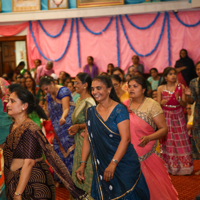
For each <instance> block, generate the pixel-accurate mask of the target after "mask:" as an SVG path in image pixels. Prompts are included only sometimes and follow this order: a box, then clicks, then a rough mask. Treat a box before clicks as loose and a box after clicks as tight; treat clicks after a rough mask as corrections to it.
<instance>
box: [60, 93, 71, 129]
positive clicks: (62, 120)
mask: <svg viewBox="0 0 200 200" xmlns="http://www.w3.org/2000/svg"><path fill="white" fill-rule="evenodd" d="M69 102H70V97H68V96H67V97H64V98H62V108H63V114H62V116H61V118H60V121H59V122H60V126H62V125H63V124H64V123H65V122H66V120H65V118H66V117H67V115H68V113H69Z"/></svg>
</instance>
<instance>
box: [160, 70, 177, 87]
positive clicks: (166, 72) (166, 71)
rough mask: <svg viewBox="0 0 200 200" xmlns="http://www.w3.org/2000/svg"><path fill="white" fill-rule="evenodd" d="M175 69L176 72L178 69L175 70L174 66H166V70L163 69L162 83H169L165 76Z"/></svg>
mask: <svg viewBox="0 0 200 200" xmlns="http://www.w3.org/2000/svg"><path fill="white" fill-rule="evenodd" d="M172 70H173V71H175V73H176V70H175V68H173V67H166V68H165V69H164V71H163V81H162V82H161V84H160V85H165V84H167V81H166V80H165V77H166V76H167V75H168V74H169V72H170V71H172Z"/></svg>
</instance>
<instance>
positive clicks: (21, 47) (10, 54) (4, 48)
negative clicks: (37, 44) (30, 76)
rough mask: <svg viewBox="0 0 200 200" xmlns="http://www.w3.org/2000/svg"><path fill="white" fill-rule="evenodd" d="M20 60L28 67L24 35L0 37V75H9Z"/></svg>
mask: <svg viewBox="0 0 200 200" xmlns="http://www.w3.org/2000/svg"><path fill="white" fill-rule="evenodd" d="M21 61H23V62H25V68H28V65H27V63H28V62H27V52H26V36H14V37H0V76H2V75H3V74H5V73H6V74H8V75H9V74H10V75H11V74H12V73H13V72H14V70H15V68H16V66H17V65H18V64H19V63H20V62H21Z"/></svg>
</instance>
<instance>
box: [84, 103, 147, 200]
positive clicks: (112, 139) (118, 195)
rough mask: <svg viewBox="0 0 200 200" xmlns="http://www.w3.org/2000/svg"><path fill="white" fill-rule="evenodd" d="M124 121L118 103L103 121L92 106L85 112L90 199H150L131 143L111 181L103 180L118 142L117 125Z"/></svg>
mask: <svg viewBox="0 0 200 200" xmlns="http://www.w3.org/2000/svg"><path fill="white" fill-rule="evenodd" d="M126 119H129V113H128V111H127V109H126V108H125V106H123V105H122V104H117V106H116V107H115V108H114V109H113V111H112V113H111V114H110V116H109V117H108V119H107V120H106V121H104V120H103V119H102V118H101V116H100V115H99V114H98V112H97V111H96V106H94V107H90V108H88V110H87V113H86V123H87V129H88V134H89V141H90V150H91V156H92V164H93V170H94V175H93V182H92V190H91V196H92V197H93V198H94V199H95V200H107V199H112V200H115V199H120V200H148V199H150V195H149V190H148V187H147V184H146V181H145V178H144V176H143V174H142V172H141V168H140V162H139V160H138V155H137V153H136V151H135V149H134V147H133V145H132V144H131V143H130V144H129V146H128V148H127V151H126V153H125V155H124V156H123V158H122V159H121V161H120V162H119V163H118V165H117V167H116V170H115V173H114V177H113V179H112V180H110V181H108V182H106V181H104V179H103V175H104V170H105V169H106V168H107V166H108V165H109V163H110V161H111V160H112V159H113V156H114V154H115V152H116V150H117V148H118V145H119V143H120V141H121V137H120V134H119V130H118V127H117V124H118V123H120V122H122V121H124V120H126Z"/></svg>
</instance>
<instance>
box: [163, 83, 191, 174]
mask: <svg viewBox="0 0 200 200" xmlns="http://www.w3.org/2000/svg"><path fill="white" fill-rule="evenodd" d="M164 87H165V86H164ZM176 92H179V95H180V96H182V86H181V84H178V85H177V87H176V89H175V91H173V92H170V91H167V90H166V89H164V90H163V92H162V99H167V100H168V102H167V104H166V105H165V106H162V108H163V112H164V115H165V119H166V122H167V126H168V136H167V138H165V139H163V140H162V141H161V147H162V152H161V155H162V157H163V159H164V160H165V163H166V167H167V170H168V172H169V173H171V174H173V175H186V174H191V173H192V171H193V159H192V152H191V145H190V143H189V136H188V133H187V128H186V122H185V116H184V113H183V108H182V107H181V106H180V104H179V102H178V101H177V100H176V97H175V93H176Z"/></svg>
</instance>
